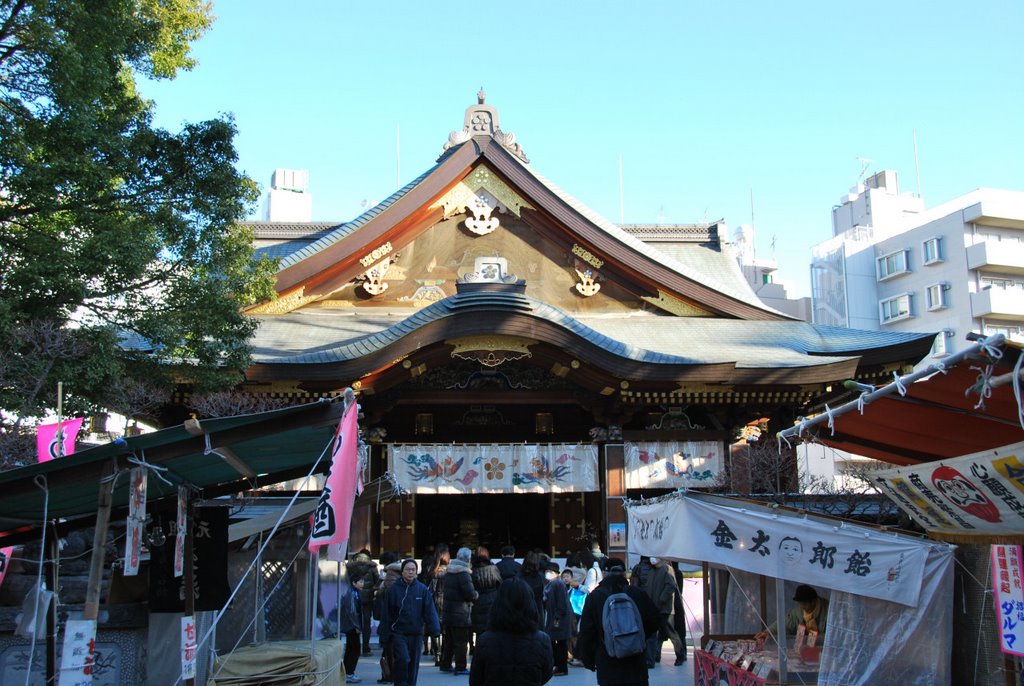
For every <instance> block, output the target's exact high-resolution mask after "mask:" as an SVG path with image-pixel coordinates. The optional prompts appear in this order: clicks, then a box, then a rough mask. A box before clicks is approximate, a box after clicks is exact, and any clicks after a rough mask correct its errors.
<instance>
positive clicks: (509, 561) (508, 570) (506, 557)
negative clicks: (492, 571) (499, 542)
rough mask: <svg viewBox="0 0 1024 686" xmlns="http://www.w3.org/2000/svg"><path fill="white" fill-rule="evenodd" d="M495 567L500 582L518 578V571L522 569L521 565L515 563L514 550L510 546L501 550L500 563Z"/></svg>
mask: <svg viewBox="0 0 1024 686" xmlns="http://www.w3.org/2000/svg"><path fill="white" fill-rule="evenodd" d="M495 566H496V567H497V568H498V571H499V572H501V580H502V581H505V580H507V579H512V578H515V577H517V576H519V570H520V569H522V568H523V566H522V565H521V564H519V563H518V562H516V549H515V548H513V547H512V546H510V545H507V546H505V547H504V548H502V549H501V561H499V562H498V563H497V564H496V565H495Z"/></svg>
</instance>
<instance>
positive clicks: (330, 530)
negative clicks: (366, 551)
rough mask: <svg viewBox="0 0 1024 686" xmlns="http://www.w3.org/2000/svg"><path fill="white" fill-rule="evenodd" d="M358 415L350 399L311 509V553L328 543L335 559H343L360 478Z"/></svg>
mask: <svg viewBox="0 0 1024 686" xmlns="http://www.w3.org/2000/svg"><path fill="white" fill-rule="evenodd" d="M358 417H359V405H358V404H357V403H356V402H354V401H353V402H352V403H351V404H350V405H349V406H348V408H346V409H345V412H344V414H342V415H341V421H340V422H338V430H337V432H336V433H335V435H334V449H333V451H332V453H331V470H330V471H329V472H328V473H327V481H326V483H325V484H324V490H323V493H321V494H320V502H319V503H318V504H317V506H316V510H314V512H313V530H312V532H311V533H310V536H309V551H310V552H311V553H313V554H314V555H315V554H316V553H317V551H319V550H320V548H321V546H327V559H328V560H336V561H338V562H344V560H345V553H346V550H347V548H348V537H349V528H350V527H351V525H352V508H353V507H354V506H355V502H356V488H357V485H358V482H359V425H358V422H357V419H358Z"/></svg>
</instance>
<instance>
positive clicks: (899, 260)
mask: <svg viewBox="0 0 1024 686" xmlns="http://www.w3.org/2000/svg"><path fill="white" fill-rule="evenodd" d="M907 253H908V251H907V250H898V251H896V252H891V253H889V254H888V255H882V256H881V257H879V258H878V280H879V281H885V280H886V279H889V278H892V277H894V276H897V275H899V274H906V273H907V272H909V271H910V267H909V266H908V260H907Z"/></svg>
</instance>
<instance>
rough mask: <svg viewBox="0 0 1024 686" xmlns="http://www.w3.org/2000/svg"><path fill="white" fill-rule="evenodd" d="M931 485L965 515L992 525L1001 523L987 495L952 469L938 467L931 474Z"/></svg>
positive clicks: (996, 510) (996, 509) (997, 510)
mask: <svg viewBox="0 0 1024 686" xmlns="http://www.w3.org/2000/svg"><path fill="white" fill-rule="evenodd" d="M932 485H933V486H935V490H937V491H938V492H939V493H941V494H942V495H943V496H944V497H945V498H946V500H948V501H949V502H951V503H953V504H954V505H956V506H957V507H959V508H960V509H961V510H963V511H964V512H966V513H967V514H970V515H973V516H975V517H977V518H978V519H984V520H985V521H986V522H992V523H993V524H995V523H997V522H999V521H1001V518H1000V516H999V509H998V508H997V507H996V506H995V503H993V502H992V501H991V500H990V499H989V497H988V496H987V495H985V494H984V493H983V492H982V491H980V490H979V489H978V487H977V486H975V485H974V484H972V483H971V482H970V480H968V479H967V477H965V476H964V475H963V474H961V473H960V472H958V471H957V470H955V469H953V468H952V467H946V466H942V467H938V468H937V469H936V470H935V471H933V472H932Z"/></svg>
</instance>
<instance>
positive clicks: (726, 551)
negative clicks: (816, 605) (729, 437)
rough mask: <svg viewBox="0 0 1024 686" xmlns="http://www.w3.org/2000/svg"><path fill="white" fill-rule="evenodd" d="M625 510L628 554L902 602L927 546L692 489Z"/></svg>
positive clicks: (912, 592) (919, 575) (910, 593)
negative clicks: (705, 564)
mask: <svg viewBox="0 0 1024 686" xmlns="http://www.w3.org/2000/svg"><path fill="white" fill-rule="evenodd" d="M726 502H728V503H729V504H724V503H726ZM627 512H628V524H629V535H628V541H629V543H628V545H629V552H631V553H636V554H639V555H648V556H651V557H658V558H662V559H667V560H691V561H704V562H711V563H715V564H720V565H724V566H727V567H733V568H735V569H742V570H744V571H748V572H753V573H755V574H763V575H765V576H771V577H775V578H781V579H789V580H792V581H796V582H799V583H805V584H811V585H814V586H818V587H822V588H836V589H842V590H844V591H848V592H850V593H855V594H857V595H863V596H867V597H870V598H879V599H881V600H888V601H891V602H894V603H900V604H902V605H909V606H915V605H916V604H917V601H918V597H919V595H920V592H921V581H922V579H923V577H924V565H925V560H926V558H927V556H928V546H927V545H922V544H921V543H920V542H918V541H916V540H914V539H911V538H909V537H905V536H896V535H894V534H891V533H888V532H884V531H880V530H876V529H871V528H868V527H863V526H858V525H855V524H850V523H848V522H840V521H838V520H837V521H835V522H831V521H827V520H822V519H817V518H811V517H806V516H798V515H794V514H789V515H786V516H783V515H782V514H780V513H779V512H776V511H773V510H772V509H771V508H767V507H761V506H755V505H752V504H751V505H748V504H745V503H744V502H743V501H727V499H724V498H722V499H718V500H717V501H716V500H710V499H708V497H707V496H702V495H701V494H694V493H692V492H690V493H677V494H674V495H673V496H668V497H664V498H659V499H656V500H654V501H645V502H643V503H639V504H636V503H634V504H630V505H629V506H628V508H627Z"/></svg>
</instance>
